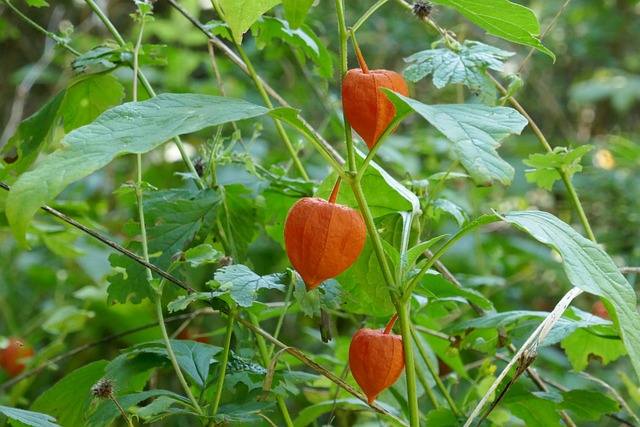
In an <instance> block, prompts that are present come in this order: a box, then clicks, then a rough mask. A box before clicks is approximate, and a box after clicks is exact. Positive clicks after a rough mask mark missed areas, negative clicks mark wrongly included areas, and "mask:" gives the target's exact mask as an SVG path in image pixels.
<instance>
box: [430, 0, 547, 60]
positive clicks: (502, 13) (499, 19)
mask: <svg viewBox="0 0 640 427" xmlns="http://www.w3.org/2000/svg"><path fill="white" fill-rule="evenodd" d="M434 3H438V4H441V5H444V6H450V7H454V8H456V9H457V10H458V11H459V12H460V13H462V14H463V15H464V16H466V17H467V18H468V19H469V20H470V21H471V22H473V23H474V24H476V25H478V26H479V27H481V28H483V29H485V30H486V31H487V33H489V34H491V35H494V36H497V37H501V38H503V39H505V40H509V41H512V42H515V43H519V44H523V45H526V46H532V47H535V48H536V49H538V50H540V51H541V52H544V53H546V54H547V55H549V56H550V57H551V58H553V60H554V61H555V59H556V57H555V55H554V54H553V52H551V51H550V50H549V49H547V48H546V47H544V46H543V45H542V43H541V42H540V40H538V39H537V38H536V37H534V36H537V35H539V34H540V24H539V23H538V19H537V18H536V15H535V14H534V13H533V12H532V11H531V9H528V8H526V7H524V6H521V5H519V4H515V3H512V2H510V1H507V0H484V1H482V2H478V1H476V0H435V1H434Z"/></svg>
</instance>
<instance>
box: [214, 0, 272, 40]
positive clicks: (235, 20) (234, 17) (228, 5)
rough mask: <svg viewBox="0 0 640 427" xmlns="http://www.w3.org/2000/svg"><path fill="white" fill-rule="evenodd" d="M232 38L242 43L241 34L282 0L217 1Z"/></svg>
mask: <svg viewBox="0 0 640 427" xmlns="http://www.w3.org/2000/svg"><path fill="white" fill-rule="evenodd" d="M219 1H220V6H221V7H222V11H223V12H224V14H225V20H226V21H227V24H228V25H229V28H230V29H231V34H233V38H234V39H235V40H236V41H237V42H238V43H241V42H242V36H243V34H244V33H245V32H246V31H247V30H248V29H249V27H251V25H253V23H254V22H256V21H257V20H258V19H259V18H260V17H261V16H262V15H263V14H264V13H265V12H267V11H268V10H269V9H271V8H272V7H273V6H275V5H277V4H279V3H280V2H281V1H282V0H219Z"/></svg>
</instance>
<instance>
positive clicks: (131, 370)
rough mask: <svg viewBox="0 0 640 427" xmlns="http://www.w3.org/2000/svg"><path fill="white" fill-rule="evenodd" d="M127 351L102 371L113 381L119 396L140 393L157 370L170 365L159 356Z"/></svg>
mask: <svg viewBox="0 0 640 427" xmlns="http://www.w3.org/2000/svg"><path fill="white" fill-rule="evenodd" d="M128 351H129V349H127V350H124V352H123V353H122V354H120V355H119V356H118V357H116V358H115V359H113V360H112V361H111V362H109V364H108V365H107V367H106V368H105V370H104V376H105V377H106V378H109V379H110V380H113V383H114V384H115V385H116V387H117V389H118V393H120V394H129V393H135V392H138V391H142V390H143V389H144V388H145V387H146V385H147V383H148V381H149V378H150V377H151V375H152V374H153V373H154V372H156V369H158V368H164V367H166V366H169V365H170V363H171V362H170V361H169V360H167V359H166V357H163V356H162V355H160V354H153V353H129V352H128Z"/></svg>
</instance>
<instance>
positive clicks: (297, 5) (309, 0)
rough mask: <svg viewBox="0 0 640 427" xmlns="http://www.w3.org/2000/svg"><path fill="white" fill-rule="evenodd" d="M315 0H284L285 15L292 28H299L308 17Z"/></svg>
mask: <svg viewBox="0 0 640 427" xmlns="http://www.w3.org/2000/svg"><path fill="white" fill-rule="evenodd" d="M313 2H314V0H282V6H284V17H285V18H287V21H289V24H290V25H291V28H298V27H300V25H302V23H303V22H304V19H305V18H306V17H307V13H308V12H309V9H310V8H311V5H312V4H313Z"/></svg>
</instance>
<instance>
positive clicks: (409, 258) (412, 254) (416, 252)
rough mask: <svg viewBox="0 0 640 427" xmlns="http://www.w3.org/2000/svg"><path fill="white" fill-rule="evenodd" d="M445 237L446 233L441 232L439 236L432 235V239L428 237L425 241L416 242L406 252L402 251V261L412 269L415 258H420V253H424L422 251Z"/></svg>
mask: <svg viewBox="0 0 640 427" xmlns="http://www.w3.org/2000/svg"><path fill="white" fill-rule="evenodd" d="M445 237H447V235H446V234H442V235H440V236H437V237H434V238H433V239H429V240H427V241H426V242H422V243H418V244H417V245H415V246H414V247H412V248H411V249H409V250H408V251H407V252H406V253H404V255H402V261H403V262H404V264H405V267H406V268H408V269H412V268H413V265H414V264H415V262H416V260H417V259H418V258H420V256H421V255H422V254H424V251H426V250H427V249H429V248H430V247H431V246H433V245H435V244H436V243H438V242H439V241H440V240H442V239H444V238H445Z"/></svg>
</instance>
